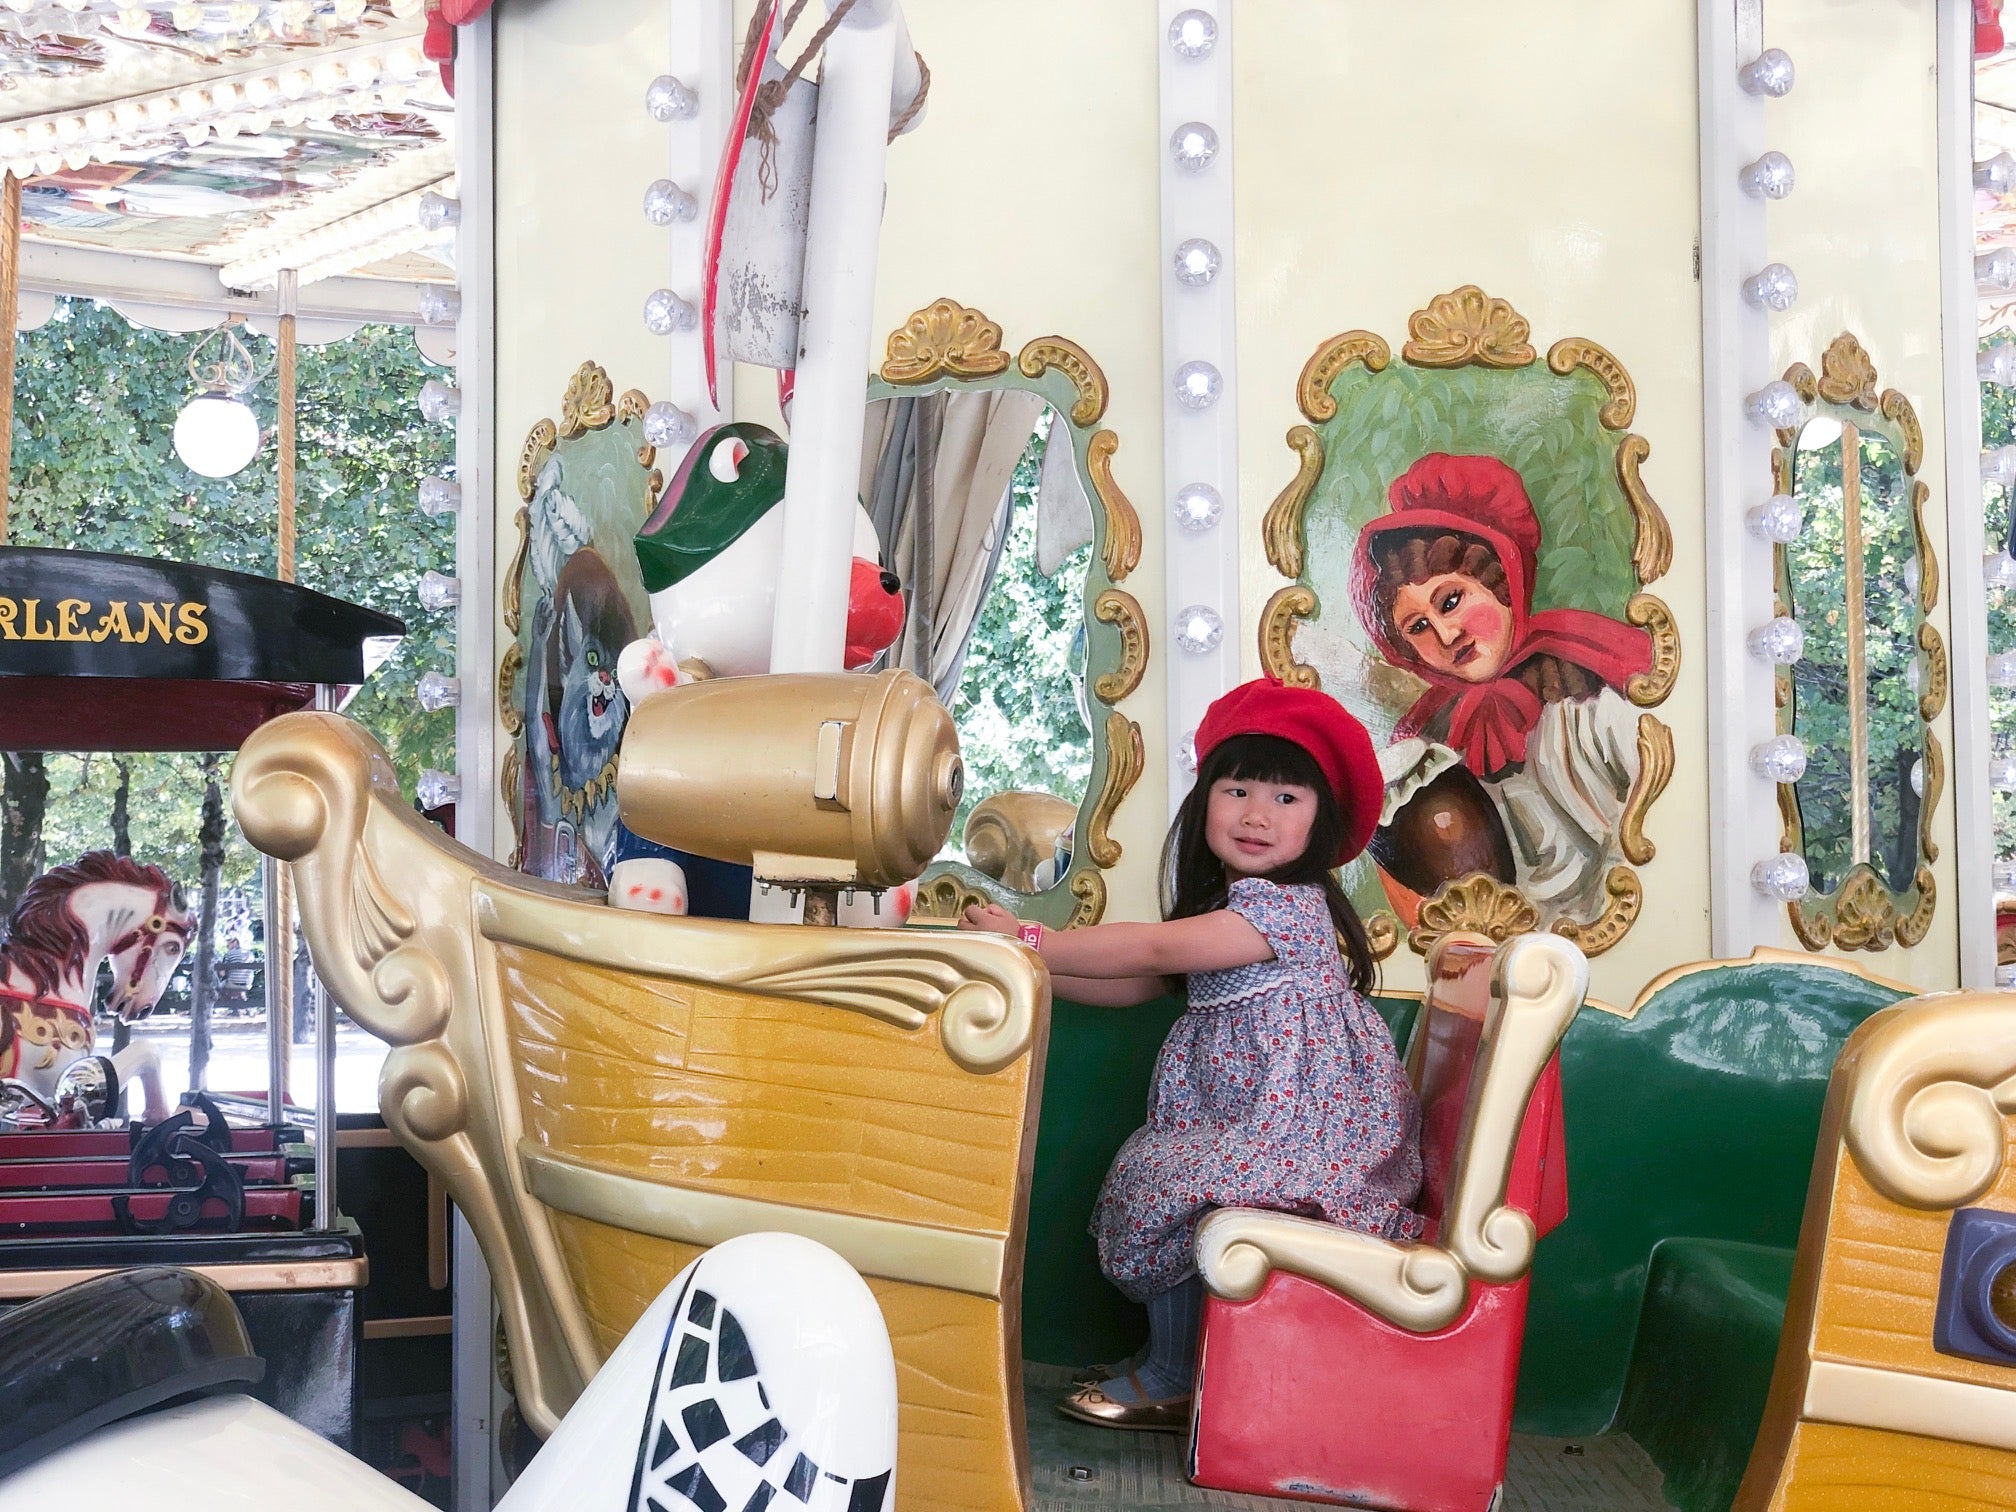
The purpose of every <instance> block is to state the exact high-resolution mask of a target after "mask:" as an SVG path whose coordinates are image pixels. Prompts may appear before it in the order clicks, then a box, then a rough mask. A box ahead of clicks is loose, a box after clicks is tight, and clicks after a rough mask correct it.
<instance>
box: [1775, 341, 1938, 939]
mask: <svg viewBox="0 0 2016 1512" xmlns="http://www.w3.org/2000/svg"><path fill="white" fill-rule="evenodd" d="M1785 381H1786V382H1787V383H1789V384H1791V385H1792V387H1793V388H1794V389H1795V390H1797V391H1798V394H1799V397H1800V398H1801V399H1803V400H1805V401H1806V402H1807V403H1808V404H1811V405H1821V406H1825V407H1827V408H1829V409H1830V410H1832V411H1833V412H1834V413H1835V415H1836V417H1837V418H1840V419H1843V420H1845V421H1846V422H1847V423H1848V424H1850V425H1851V426H1855V427H1857V428H1859V429H1863V430H1867V429H1869V428H1870V425H1871V422H1872V421H1879V422H1882V423H1881V424H1878V425H1876V427H1875V429H1876V430H1877V431H1878V433H1879V434H1882V435H1885V436H1886V437H1887V438H1888V439H1889V440H1891V441H1892V442H1893V443H1895V445H1896V447H1897V450H1898V455H1899V459H1900V461H1901V462H1902V464H1903V468H1904V477H1905V482H1906V484H1907V486H1908V487H1909V490H1910V497H1911V533H1912V540H1913V542H1914V544H1915V547H1916V550H1917V554H1918V602H1917V611H1918V625H1917V627H1916V629H1915V631H1914V632H1913V640H1914V641H1915V643H1916V645H1917V647H1918V650H1919V652H1920V653H1921V654H1922V656H1923V658H1924V661H1923V664H1922V666H1923V682H1922V687H1921V690H1920V693H1919V698H1918V717H1919V721H1920V723H1921V724H1922V725H1923V727H1924V746H1923V752H1922V756H1921V760H1922V761H1923V763H1924V765H1923V772H1924V782H1923V789H1924V790H1923V792H1922V794H1921V795H1920V800H1919V809H1918V854H1919V862H1918V866H1917V867H1916V869H1915V871H1914V872H1913V875H1912V878H1911V885H1910V886H1909V887H1907V888H1904V889H1902V890H1900V891H1895V892H1893V891H1892V890H1891V889H1890V888H1889V887H1888V886H1887V885H1886V884H1885V883H1884V881H1883V878H1882V876H1881V875H1880V874H1879V873H1878V872H1877V870H1876V868H1875V867H1874V866H1872V865H1871V864H1870V863H1868V862H1866V861H1858V862H1856V863H1855V864H1854V865H1852V866H1851V867H1849V868H1848V871H1847V873H1846V874H1845V875H1844V876H1843V877H1842V879H1841V882H1840V884H1839V885H1838V886H1837V887H1835V888H1834V889H1833V890H1832V891H1831V892H1826V893H1812V892H1809V893H1808V894H1807V895H1806V896H1805V897H1803V898H1798V899H1795V900H1793V901H1792V902H1789V903H1787V904H1786V905H1785V912H1786V915H1787V917H1788V918H1789V919H1790V920H1791V923H1792V932H1793V933H1794V934H1795V935H1797V936H1798V938H1799V943H1800V944H1802V945H1804V946H1805V947H1806V948H1807V949H1808V950H1811V951H1820V950H1825V949H1827V948H1828V947H1829V946H1833V947H1834V948H1835V949H1837V950H1867V951H1881V950H1887V949H1889V948H1890V947H1891V946H1892V945H1893V944H1895V945H1902V946H1905V947H1906V948H1909V947H1910V946H1913V945H1916V944H1918V943H1919V942H1920V941H1922V940H1923V939H1924V938H1925V935H1926V933H1927V931H1929V930H1930V929H1931V927H1932V918H1933V915H1934V914H1935V912H1936V911H1937V909H1938V898H1939V889H1938V884H1937V883H1936V882H1935V881H1934V879H1933V875H1932V863H1933V862H1934V861H1936V860H1938V858H1939V842H1938V841H1937V840H1936V839H1935V838H1934V836H1933V820H1934V816H1935V815H1936V813H1937V811H1938V807H1939V799H1940V797H1941V795H1942V793H1943V791H1944V788H1945V785H1946V753H1945V751H1944V749H1943V748H1942V747H1941V746H1940V744H1939V736H1938V734H1937V733H1936V732H1935V731H1934V730H1933V728H1932V723H1933V721H1934V720H1936V719H1937V718H1938V717H1939V714H1940V712H1941V711H1942V710H1943V709H1944V708H1945V707H1946V697H1947V693H1948V690H1949V688H1950V687H1951V674H1950V669H1949V668H1948V666H1947V662H1946V642H1945V640H1944V638H1942V637H1941V636H1940V634H1939V629H1938V627H1937V626H1936V625H1934V624H1933V623H1932V618H1931V616H1932V611H1933V610H1934V609H1935V608H1937V607H1938V603H1939V557H1938V553H1937V552H1936V551H1935V550H1934V548H1933V545H1932V537H1931V535H1930V533H1929V532H1928V531H1927V530H1926V528H1925V504H1926V501H1927V500H1928V499H1929V498H1930V497H1931V490H1930V489H1929V488H1927V487H1926V485H1925V484H1924V483H1923V482H1921V481H1920V480H1919V477H1918V469H1919V467H1920V466H1921V465H1922V464H1923V462H1924V460H1925V431H1924V428H1923V427H1922V426H1921V425H1920V424H1919V421H1918V411H1917V408H1916V407H1915V406H1914V405H1913V404H1912V403H1911V401H1910V399H1908V398H1907V397H1905V395H1903V394H1902V393H1900V392H1898V391H1897V390H1896V389H1882V390H1880V391H1879V390H1878V387H1877V384H1878V379H1877V376H1876V364H1875V361H1874V359H1873V358H1871V357H1870V355H1869V352H1868V349H1867V348H1866V347H1864V346H1863V345H1862V343H1861V341H1860V340H1858V339H1857V338H1856V337H1855V336H1854V334H1853V333H1851V332H1848V331H1843V332H1842V333H1841V334H1840V335H1838V336H1836V337H1835V338H1834V339H1833V340H1832V341H1831V342H1829V343H1828V345H1827V350H1826V351H1825V352H1823V353H1822V354H1821V356H1820V371H1819V373H1818V374H1815V373H1814V371H1813V370H1812V369H1811V368H1810V367H1808V366H1807V365H1806V364H1805V363H1803V362H1795V363H1793V364H1792V366H1791V367H1789V368H1787V369H1786V370H1785ZM1777 439H1778V445H1777V447H1776V448H1775V449H1774V450H1773V451H1772V453H1771V474H1772V482H1773V486H1774V491H1775V492H1778V493H1782V494H1787V495H1790V494H1791V493H1792V485H1793V476H1792V475H1793V464H1794V459H1795V456H1796V453H1797V449H1798V439H1799V429H1798V427H1797V426H1794V427H1790V428H1788V429H1784V430H1780V431H1779V432H1778V435H1777ZM1771 560H1772V577H1773V582H1774V584H1775V589H1776V593H1777V598H1778V612H1779V613H1781V614H1792V613H1795V611H1796V609H1797V607H1798V606H1797V604H1796V603H1795V602H1794V600H1793V598H1792V585H1791V577H1790V573H1791V567H1790V563H1789V562H1788V560H1787V558H1786V555H1785V548H1784V546H1782V545H1779V546H1774V547H1772V549H1771ZM1795 617H1796V614H1795ZM1856 659H1857V657H1856V655H1855V645H1854V642H1852V641H1851V647H1850V661H1851V663H1852V662H1853V661H1854V660H1856ZM1850 675H1851V678H1854V677H1860V676H1861V675H1862V672H1861V670H1860V669H1857V668H1855V667H1853V666H1852V665H1851V667H1850ZM1792 688H1793V680H1792V673H1791V669H1790V668H1789V667H1781V668H1779V669H1778V675H1777V678H1776V697H1775V699H1774V702H1775V703H1776V705H1777V710H1778V731H1779V733H1780V734H1782V735H1790V734H1794V733H1796V732H1795V730H1794V724H1795V722H1796V716H1797V712H1798V711H1797V708H1796V706H1795V703H1794V700H1793V697H1792ZM1851 801H1852V802H1854V803H1856V804H1858V805H1863V804H1866V801H1867V795H1866V793H1862V792H1858V793H1857V794H1856V795H1855V796H1854V797H1853V798H1852V799H1851ZM1778 815H1779V818H1780V819H1781V820H1782V822H1783V825H1784V833H1783V836H1782V838H1781V841H1780V848H1781V849H1782V850H1786V851H1790V852H1793V853H1794V854H1798V855H1804V854H1805V849H1806V836H1805V828H1804V825H1803V823H1802V822H1801V820H1800V816H1799V800H1798V792H1797V785H1796V784H1794V783H1780V784H1779V785H1778Z"/></svg>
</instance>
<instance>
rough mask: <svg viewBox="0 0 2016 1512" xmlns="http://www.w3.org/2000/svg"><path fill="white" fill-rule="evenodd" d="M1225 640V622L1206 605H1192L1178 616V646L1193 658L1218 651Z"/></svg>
mask: <svg viewBox="0 0 2016 1512" xmlns="http://www.w3.org/2000/svg"><path fill="white" fill-rule="evenodd" d="M1224 639H1225V621H1224V620H1222V619H1220V618H1219V617H1218V613H1217V611H1216V610H1214V609H1212V608H1210V607H1209V606H1208V605H1205V604H1192V605H1191V606H1190V607H1189V608H1188V609H1185V610H1183V611H1182V612H1181V613H1179V614H1178V615H1177V616H1176V644H1177V645H1179V646H1181V647H1182V648H1183V649H1184V650H1185V651H1188V652H1189V653H1191V655H1193V656H1202V655H1203V654H1204V653H1205V652H1207V651H1215V650H1217V649H1218V643H1219V642H1220V641H1222V640H1224Z"/></svg>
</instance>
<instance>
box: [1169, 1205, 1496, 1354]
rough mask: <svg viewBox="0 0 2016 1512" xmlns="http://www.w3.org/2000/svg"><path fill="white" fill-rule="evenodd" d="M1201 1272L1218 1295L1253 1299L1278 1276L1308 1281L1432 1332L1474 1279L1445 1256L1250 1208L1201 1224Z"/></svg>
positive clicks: (1415, 1329)
mask: <svg viewBox="0 0 2016 1512" xmlns="http://www.w3.org/2000/svg"><path fill="white" fill-rule="evenodd" d="M1197 1268H1198V1269H1199V1270H1200V1271H1201V1272H1202V1273H1203V1276H1204V1284H1205V1285H1206V1286H1207V1287H1209V1288H1210V1289H1211V1294H1212V1295H1213V1296H1215V1297H1223V1298H1225V1299H1226V1300H1227V1301H1229V1302H1245V1301H1249V1300H1251V1299H1252V1298H1254V1297H1257V1296H1258V1295H1259V1294H1260V1288H1261V1287H1262V1286H1264V1285H1265V1284H1266V1282H1267V1277H1268V1276H1269V1275H1271V1274H1272V1273H1273V1272H1275V1271H1277V1270H1278V1271H1286V1272H1288V1273H1289V1274H1290V1275H1295V1276H1306V1277H1308V1278H1309V1279H1310V1280H1311V1281H1315V1282H1317V1283H1319V1284H1321V1285H1323V1286H1327V1287H1329V1288H1330V1289H1331V1290H1332V1291H1334V1292H1337V1293H1339V1294H1341V1295H1343V1296H1346V1297H1349V1298H1350V1299H1351V1300H1352V1301H1353V1302H1356V1303H1357V1304H1358V1305H1359V1306H1361V1307H1364V1308H1367V1309H1369V1310H1370V1311H1371V1312H1373V1313H1375V1314H1376V1315H1378V1316H1379V1317H1381V1318H1383V1319H1385V1320H1386V1321H1387V1322H1388V1323H1391V1324H1392V1325H1393V1326H1394V1327H1396V1328H1404V1329H1406V1330H1407V1331H1408V1332H1409V1333H1434V1332H1436V1331H1437V1330H1439V1329H1443V1328H1447V1327H1448V1326H1449V1325H1450V1324H1451V1323H1454V1322H1455V1321H1456V1319H1457V1318H1458V1317H1460V1316H1461V1315H1462V1312H1463V1305H1464V1303H1465V1301H1466V1300H1467V1299H1468V1297H1469V1295H1470V1278H1469V1276H1468V1275H1467V1274H1466V1273H1465V1272H1464V1269H1463V1266H1462V1265H1461V1263H1460V1262H1458V1260H1457V1259H1456V1257H1455V1256H1454V1255H1452V1254H1450V1253H1449V1252H1448V1251H1447V1250H1445V1249H1442V1248H1440V1247H1439V1246H1437V1245H1433V1244H1412V1243H1397V1242H1395V1241H1393V1240H1391V1239H1380V1238H1376V1237H1375V1236H1373V1235H1371V1234H1361V1233H1358V1232H1357V1231H1356V1230H1355V1229H1347V1228H1339V1227H1337V1226H1336V1225H1335V1224H1331V1223H1319V1222H1317V1221H1316V1220H1315V1219H1313V1218H1296V1217H1291V1216H1290V1215H1288V1214H1286V1213H1269V1212H1262V1211H1259V1210H1256V1209H1253V1208H1220V1209H1219V1210H1218V1211H1217V1212H1215V1213H1213V1214H1211V1216H1210V1217H1208V1218H1206V1219H1205V1220H1204V1221H1203V1222H1202V1223H1200V1224H1199V1225H1198V1226H1197Z"/></svg>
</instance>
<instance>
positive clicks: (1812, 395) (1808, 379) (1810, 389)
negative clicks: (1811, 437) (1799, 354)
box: [1778, 362, 1820, 447]
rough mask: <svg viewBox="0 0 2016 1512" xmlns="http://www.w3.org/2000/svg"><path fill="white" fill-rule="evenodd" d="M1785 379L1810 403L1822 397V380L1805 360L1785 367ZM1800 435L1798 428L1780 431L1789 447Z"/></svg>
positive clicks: (1781, 437)
mask: <svg viewBox="0 0 2016 1512" xmlns="http://www.w3.org/2000/svg"><path fill="white" fill-rule="evenodd" d="M1785 381H1786V382H1787V383H1789V384H1791V385H1792V388H1793V391H1794V392H1795V393H1797V394H1798V395H1799V397H1800V398H1801V399H1804V400H1805V401H1806V402H1807V403H1808V404H1811V403H1812V402H1813V401H1814V400H1815V399H1818V398H1819V397H1820V380H1819V379H1818V378H1816V377H1814V376H1813V369H1811V368H1809V367H1808V366H1806V364H1805V363H1803V362H1795V363H1793V364H1792V366H1790V367H1789V368H1787V369H1785ZM1798 435H1799V432H1798V431H1796V430H1781V431H1780V432H1778V440H1779V441H1780V442H1781V443H1782V444H1783V445H1785V446H1788V447H1789V446H1790V445H1792V443H1793V441H1794V440H1796V439H1797V437H1798Z"/></svg>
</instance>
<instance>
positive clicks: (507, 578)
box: [503, 421, 545, 635]
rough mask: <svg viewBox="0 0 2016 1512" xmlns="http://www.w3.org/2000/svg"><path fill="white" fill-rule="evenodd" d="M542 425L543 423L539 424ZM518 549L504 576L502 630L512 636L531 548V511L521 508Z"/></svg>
mask: <svg viewBox="0 0 2016 1512" xmlns="http://www.w3.org/2000/svg"><path fill="white" fill-rule="evenodd" d="M540 423H541V424H542V425H543V424H545V422H544V421H541V422H540ZM517 526H518V549H517V550H516V551H514V552H512V553H511V566H510V568H509V569H508V570H507V571H506V572H505V574H504V590H503V597H504V628H505V629H506V630H507V631H509V632H510V633H511V634H512V635H516V634H517V633H518V625H519V621H520V616H521V615H522V614H523V613H524V610H525V605H524V602H523V600H522V599H521V598H520V596H519V585H520V583H521V582H522V581H523V579H524V577H525V553H526V552H527V551H529V550H531V548H532V511H531V510H530V509H528V508H525V507H523V506H521V507H520V508H519V510H518V519H517Z"/></svg>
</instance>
